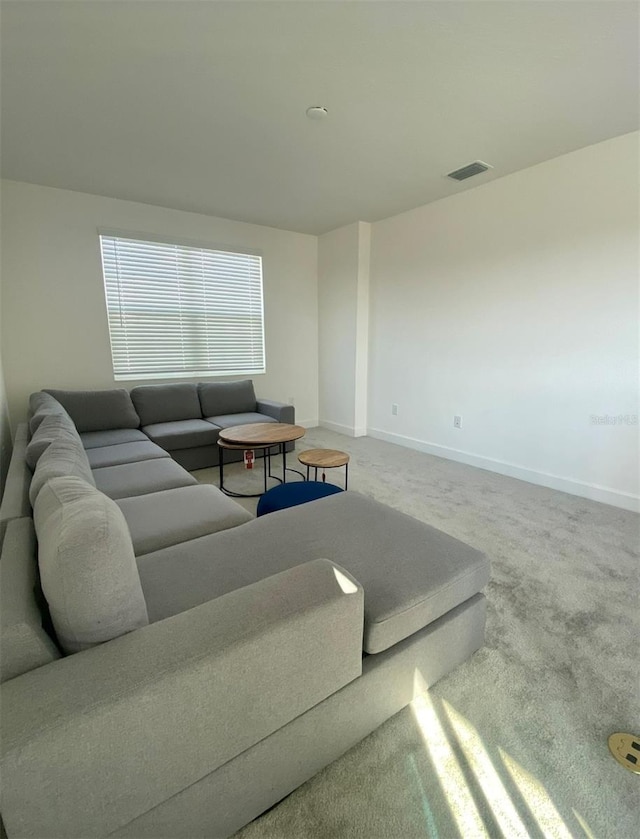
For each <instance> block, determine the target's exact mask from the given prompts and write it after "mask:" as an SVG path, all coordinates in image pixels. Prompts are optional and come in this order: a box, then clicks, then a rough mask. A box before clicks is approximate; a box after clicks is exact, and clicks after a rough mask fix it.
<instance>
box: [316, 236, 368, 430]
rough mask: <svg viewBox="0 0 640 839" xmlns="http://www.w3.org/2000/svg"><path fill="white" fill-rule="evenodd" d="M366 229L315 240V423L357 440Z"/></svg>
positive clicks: (363, 411)
mask: <svg viewBox="0 0 640 839" xmlns="http://www.w3.org/2000/svg"><path fill="white" fill-rule="evenodd" d="M370 227H371V226H370V225H369V224H365V223H364V222H355V223H354V224H349V225H347V226H346V227H340V228H338V229H337V230H332V231H330V232H329V233H325V234H324V235H323V236H320V238H319V240H318V317H319V402H320V414H319V416H320V424H321V425H323V426H325V427H327V428H331V429H333V430H334V431H338V432H340V433H342V434H349V435H350V436H356V437H358V436H362V435H364V434H366V429H367V365H368V338H367V335H368V326H369V251H370Z"/></svg>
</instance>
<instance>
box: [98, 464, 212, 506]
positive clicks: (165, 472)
mask: <svg viewBox="0 0 640 839" xmlns="http://www.w3.org/2000/svg"><path fill="white" fill-rule="evenodd" d="M93 477H94V480H95V482H96V486H97V487H98V489H99V490H100V491H101V492H104V494H105V495H108V496H109V498H131V497H132V496H134V495H146V494H147V493H148V492H161V491H162V490H163V489H175V488H176V487H186V486H191V485H192V484H197V483H198V482H197V481H196V479H195V478H194V477H192V476H191V475H190V474H189V473H188V472H187V471H185V470H184V469H183V468H182V466H178V464H177V463H175V461H173V460H171V458H170V457H156V458H154V459H153V460H143V461H141V462H139V463H122V464H120V466H104V467H102V468H101V469H94V470H93Z"/></svg>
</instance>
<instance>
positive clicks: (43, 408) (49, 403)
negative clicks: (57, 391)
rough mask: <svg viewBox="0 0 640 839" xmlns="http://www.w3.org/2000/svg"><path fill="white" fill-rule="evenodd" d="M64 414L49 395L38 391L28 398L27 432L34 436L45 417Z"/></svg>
mask: <svg viewBox="0 0 640 839" xmlns="http://www.w3.org/2000/svg"><path fill="white" fill-rule="evenodd" d="M66 413H67V412H66V411H65V409H64V408H63V407H62V405H61V404H60V402H58V400H57V399H54V398H53V396H51V394H50V393H45V392H44V390H38V391H36V393H32V394H31V396H30V397H29V431H30V432H31V433H32V434H34V433H35V432H36V431H37V430H38V426H39V425H40V423H41V422H42V420H43V419H44V418H45V417H48V416H51V415H52V414H66ZM67 416H68V414H67Z"/></svg>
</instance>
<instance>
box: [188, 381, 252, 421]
mask: <svg viewBox="0 0 640 839" xmlns="http://www.w3.org/2000/svg"><path fill="white" fill-rule="evenodd" d="M198 396H199V397H200V405H201V408H202V416H203V417H212V416H218V415H220V416H223V415H225V414H243V413H247V412H251V411H255V409H256V394H255V391H254V389H253V382H252V381H251V379H243V380H242V381H239V382H200V383H199V385H198Z"/></svg>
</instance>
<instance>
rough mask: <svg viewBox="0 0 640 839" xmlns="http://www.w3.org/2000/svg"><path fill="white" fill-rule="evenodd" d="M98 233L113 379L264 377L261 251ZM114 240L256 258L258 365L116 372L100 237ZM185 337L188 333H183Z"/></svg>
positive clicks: (181, 239)
mask: <svg viewBox="0 0 640 839" xmlns="http://www.w3.org/2000/svg"><path fill="white" fill-rule="evenodd" d="M97 234H98V251H99V259H100V271H101V277H102V288H103V294H104V303H105V316H106V320H107V331H108V335H109V348H110V355H111V366H112V370H113V377H114V380H115V381H122V382H125V381H141V380H163V379H173V380H175V379H179V378H183V379H188V378H197V377H207V378H213V377H215V378H224V377H227V376H234V377H238V376H257V375H264V374H265V373H266V371H267V360H266V328H265V305H264V258H263V252H262V251H261V250H258V249H256V248H249V247H244V246H230V245H228V244H224V245H223V244H218V243H212V242H203V241H200V240H195V239H188V238H184V237H179V236H167V235H163V234H157V233H148V232H139V231H132V230H119V229H114V228H103V227H99V228H97ZM103 237H105V238H117V239H129V240H133V241H137V242H149V243H157V244H160V245H166V246H168V247H172V246H175V247H177V248H185V249H192V250H195V251H202V250H204V251H214V252H218V253H223V254H232V255H233V254H238V255H240V256H253V257H257V258H258V259H259V273H260V323H261V338H262V366H256V367H254V368H252V369H248V368H245V369H234V370H227V369H225V370H214V369H204V370H202V369H196V367H195V366H194V368H193V369H189V370H173V371H170V372H169V371H163V372H149V371H137V372H131V371H127V372H126V373H125V372H116V362H115V356H114V335H113V334H112V330H111V309H110V304H109V292H108V289H107V274H106V272H105V260H104V251H103V242H102V238H103ZM186 334H188V333H186Z"/></svg>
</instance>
